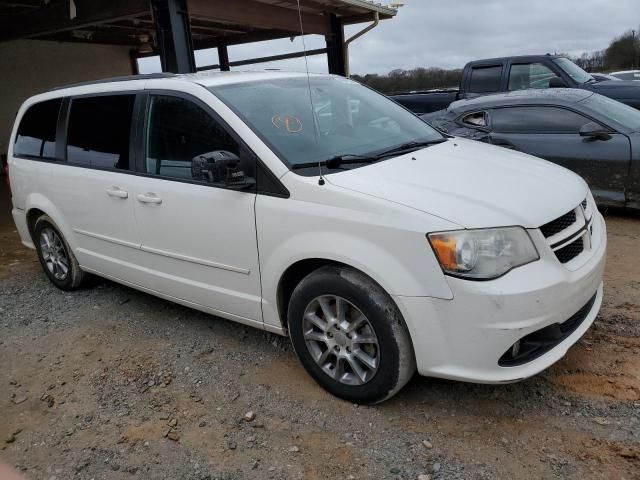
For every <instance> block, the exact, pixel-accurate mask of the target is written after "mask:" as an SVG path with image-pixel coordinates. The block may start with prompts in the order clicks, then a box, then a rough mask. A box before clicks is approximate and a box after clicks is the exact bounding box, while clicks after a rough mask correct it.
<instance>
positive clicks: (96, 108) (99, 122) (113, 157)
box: [67, 94, 135, 170]
mask: <svg viewBox="0 0 640 480" xmlns="http://www.w3.org/2000/svg"><path fill="white" fill-rule="evenodd" d="M134 102H135V95H132V94H128V95H101V96H98V97H82V98H74V99H73V100H72V102H71V111H70V113H69V126H68V130H67V161H68V162H69V163H74V164H78V165H87V166H91V167H96V168H108V169H119V170H128V169H129V144H130V137H131V116H132V114H133V104H134Z"/></svg>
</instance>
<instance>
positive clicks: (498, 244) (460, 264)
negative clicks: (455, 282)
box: [428, 227, 540, 280]
mask: <svg viewBox="0 0 640 480" xmlns="http://www.w3.org/2000/svg"><path fill="white" fill-rule="evenodd" d="M428 238H429V242H430V243H431V247H432V248H433V251H434V252H435V254H436V257H437V258H438V261H439V262H440V265H441V266H442V269H443V270H444V272H445V273H446V274H449V275H453V276H456V277H463V278H469V279H475V280H489V279H492V278H497V277H500V276H502V275H504V274H505V273H507V272H508V271H510V270H512V269H514V268H516V267H520V266H522V265H525V264H527V263H531V262H535V261H536V260H538V259H539V258H540V256H539V255H538V251H537V250H536V247H535V246H534V245H533V241H532V240H531V238H530V237H529V234H528V233H527V231H526V230H525V229H524V228H522V227H506V228H491V229H482V230H455V231H452V232H439V233H430V234H429V235H428Z"/></svg>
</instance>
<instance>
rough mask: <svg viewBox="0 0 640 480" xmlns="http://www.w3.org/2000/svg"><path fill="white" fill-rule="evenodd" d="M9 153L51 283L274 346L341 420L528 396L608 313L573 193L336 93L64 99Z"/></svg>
mask: <svg viewBox="0 0 640 480" xmlns="http://www.w3.org/2000/svg"><path fill="white" fill-rule="evenodd" d="M316 105H317V107H316ZM11 138H12V142H11V145H10V147H9V175H10V177H11V185H12V188H13V196H12V201H13V211H12V213H13V218H14V220H15V223H16V226H17V229H18V232H19V234H20V237H21V239H22V242H23V243H24V244H25V245H26V246H29V247H31V248H35V249H36V250H37V253H38V258H39V259H40V263H41V265H42V268H43V270H44V272H45V274H46V275H47V276H48V278H49V280H50V281H51V282H52V283H53V284H54V285H55V286H57V287H59V288H61V289H64V290H72V289H75V288H78V287H80V286H81V285H82V282H83V280H84V279H85V277H86V276H87V274H89V273H93V274H96V275H100V276H103V277H106V278H110V279H112V280H115V281H117V282H121V283H123V284H125V285H129V286H131V287H134V288H138V289H140V290H143V291H145V292H149V293H151V294H153V295H157V296H159V297H162V298H165V299H168V300H171V301H174V302H178V303H181V304H183V305H186V306H188V307H192V308H196V309H199V310H202V311H205V312H209V313H212V314H215V315H218V316H220V317H223V318H227V319H230V320H233V321H236V322H240V323H243V324H246V325H250V326H253V327H257V328H261V329H265V330H268V331H270V332H274V333H277V334H281V335H289V336H290V337H291V341H292V343H293V346H294V349H295V352H296V353H297V355H298V357H299V359H300V361H301V363H302V364H303V365H304V367H305V368H306V369H307V371H308V372H309V373H310V375H311V376H312V377H313V378H314V379H315V380H316V381H317V382H318V383H319V384H320V385H322V386H323V387H324V388H326V389H327V390H328V391H330V392H332V393H333V394H335V395H337V396H339V397H342V398H344V399H347V400H349V401H352V402H366V403H374V402H380V401H382V400H384V399H386V398H389V397H390V396H392V395H394V394H395V393H396V392H397V391H398V390H399V389H400V388H402V386H403V385H404V384H405V383H406V382H407V381H408V380H409V379H410V378H411V377H412V375H413V374H414V372H415V370H416V368H417V370H418V372H419V373H421V374H422V375H429V376H436V377H443V378H450V379H457V380H466V381H473V382H488V383H504V382H511V381H517V380H521V379H523V378H526V377H529V376H531V375H534V374H536V373H538V372H540V371H541V370H543V369H545V368H547V367H548V366H549V365H551V364H552V363H554V362H556V361H557V360H559V359H560V358H561V357H562V356H563V355H564V354H565V353H566V351H567V349H568V348H569V347H570V346H571V345H573V344H574V343H575V342H576V341H577V340H578V339H579V338H580V337H581V336H582V335H583V334H584V333H585V331H586V330H587V329H588V328H589V326H590V325H591V324H592V322H593V321H594V319H595V317H596V315H597V313H598V310H599V308H600V305H601V302H602V292H603V286H602V274H603V269H604V262H605V253H606V226H605V223H604V220H603V218H602V215H600V213H599V212H598V210H597V207H596V204H595V202H594V200H593V197H592V195H591V194H590V192H589V189H588V186H587V184H586V183H585V182H584V180H582V179H581V178H580V177H579V176H577V175H575V174H574V173H572V172H570V171H568V170H566V169H564V168H560V167H558V166H556V165H553V164H551V163H549V162H545V161H543V160H539V159H536V158H534V157H530V156H528V155H524V154H522V153H517V152H509V151H507V150H503V149H498V148H496V147H492V146H488V145H483V144H481V143H478V142H473V141H469V140H464V139H455V140H453V139H451V138H450V137H448V136H445V135H443V134H441V133H440V132H438V131H436V130H435V129H433V128H432V127H430V126H429V125H427V124H426V123H425V122H423V121H422V120H420V119H419V118H418V117H416V116H415V115H413V114H411V113H410V112H408V111H407V110H406V109H404V108H402V107H400V106H399V105H398V104H396V103H395V102H392V101H390V100H389V99H388V98H386V97H384V96H383V95H380V94H378V93H376V92H374V91H373V90H370V89H368V88H365V87H363V86H361V85H359V84H358V83H356V82H353V81H351V80H348V79H345V78H343V77H334V76H326V75H317V76H316V75H313V76H305V75H300V74H285V73H278V72H262V73H261V72H254V73H241V72H233V73H219V74H213V75H212V74H210V73H203V74H196V75H184V76H163V75H159V76H151V77H146V78H140V77H137V78H136V77H134V79H130V80H122V79H120V80H114V81H109V82H104V83H95V84H88V85H81V86H75V87H69V88H64V89H59V90H56V91H53V92H49V93H45V94H42V95H38V96H36V97H33V98H30V99H29V100H27V101H26V102H25V103H24V105H22V107H21V108H20V110H19V112H18V115H17V118H16V123H15V126H14V128H13V132H12V137H11ZM238 332H239V334H241V331H240V330H239V331H238ZM238 369H239V370H240V369H241V365H239V366H238Z"/></svg>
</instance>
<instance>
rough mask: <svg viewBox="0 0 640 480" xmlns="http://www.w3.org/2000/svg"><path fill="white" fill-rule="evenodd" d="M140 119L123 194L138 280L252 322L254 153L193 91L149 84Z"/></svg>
mask: <svg viewBox="0 0 640 480" xmlns="http://www.w3.org/2000/svg"><path fill="white" fill-rule="evenodd" d="M194 88H196V89H197V91H203V92H204V89H202V88H199V87H194ZM207 94H208V93H207ZM207 94H205V93H203V94H202V95H207ZM145 118H146V120H145V126H144V132H143V134H142V139H143V141H142V144H141V145H140V148H141V150H142V153H141V155H140V157H141V160H142V161H141V164H140V165H138V170H139V175H138V177H136V185H135V189H134V191H133V193H132V201H133V202H134V204H135V215H136V219H137V223H138V226H139V229H140V234H141V243H142V245H141V250H142V255H141V262H142V265H143V266H144V268H146V269H147V271H148V273H149V276H148V278H147V282H148V283H147V284H146V286H147V287H148V288H151V289H153V290H155V291H157V292H160V293H162V294H164V295H167V296H170V297H174V298H179V299H181V300H183V301H186V302H189V303H190V304H193V305H195V306H204V307H206V308H207V309H210V310H212V311H213V312H214V313H217V314H220V315H223V316H226V317H228V318H233V319H235V320H239V321H245V322H248V323H252V322H260V323H261V322H262V314H261V306H260V304H261V296H260V295H261V292H260V272H259V267H258V249H257V241H256V227H255V200H256V189H255V176H256V163H257V161H256V157H255V156H254V155H253V154H252V153H251V152H250V151H249V150H248V148H246V147H245V146H244V144H243V143H242V142H241V141H240V139H239V138H238V137H237V136H235V134H234V133H233V132H231V131H230V130H229V129H228V127H227V126H226V124H224V123H223V121H222V120H221V119H220V118H219V117H218V116H217V114H216V113H215V112H214V111H213V110H212V109H211V108H210V107H209V106H208V105H207V103H206V102H205V101H203V100H202V99H198V98H196V97H195V96H189V95H186V94H182V93H177V92H171V91H151V92H149V94H148V99H147V108H146V117H145ZM214 152H215V153H214ZM220 152H225V153H220ZM234 158H237V159H238V160H237V161H236V160H234Z"/></svg>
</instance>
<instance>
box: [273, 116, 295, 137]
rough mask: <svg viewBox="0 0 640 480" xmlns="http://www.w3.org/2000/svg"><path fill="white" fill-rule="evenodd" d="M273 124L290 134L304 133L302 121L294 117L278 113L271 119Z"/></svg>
mask: <svg viewBox="0 0 640 480" xmlns="http://www.w3.org/2000/svg"><path fill="white" fill-rule="evenodd" d="M271 123H273V126H274V127H276V128H279V129H284V130H286V131H287V132H289V133H299V132H301V131H302V120H300V119H299V118H298V117H295V116H293V115H286V114H281V113H276V114H275V115H274V116H273V117H271Z"/></svg>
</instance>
